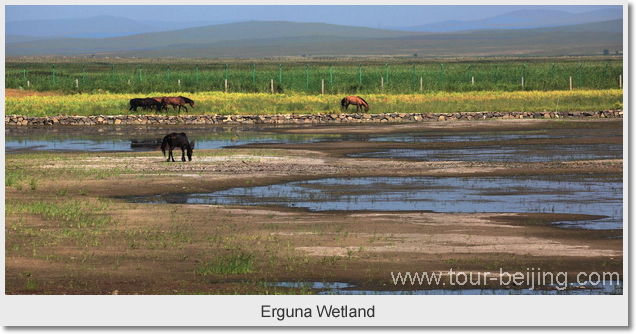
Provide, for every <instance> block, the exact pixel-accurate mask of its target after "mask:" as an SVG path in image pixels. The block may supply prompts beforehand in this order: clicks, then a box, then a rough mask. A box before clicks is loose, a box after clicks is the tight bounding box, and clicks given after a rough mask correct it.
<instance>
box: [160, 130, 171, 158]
mask: <svg viewBox="0 0 636 334" xmlns="http://www.w3.org/2000/svg"><path fill="white" fill-rule="evenodd" d="M169 136H170V135H167V136H165V137H163V141H162V142H161V152H162V153H163V156H164V157H165V156H166V148H168V137H169Z"/></svg>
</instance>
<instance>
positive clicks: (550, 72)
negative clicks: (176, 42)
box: [5, 57, 623, 95]
mask: <svg viewBox="0 0 636 334" xmlns="http://www.w3.org/2000/svg"><path fill="white" fill-rule="evenodd" d="M622 73H623V60H622V57H607V58H570V59H560V58H536V59H534V58H526V59H512V60H506V59H495V60H488V59H468V60H459V61H458V60H451V59H446V60H441V61H430V60H429V61H423V60H422V61H418V60H412V59H411V60H390V61H389V60H386V61H381V60H380V61H379V60H368V59H365V60H353V61H352V60H349V61H342V60H334V61H312V62H307V61H305V62H303V61H289V60H287V61H273V60H269V61H267V60H254V61H231V62H229V61H228V62H225V61H189V60H181V61H174V60H172V61H167V60H164V59H161V60H138V61H130V60H127V61H117V60H109V61H107V60H103V59H102V60H91V59H84V60H81V61H77V60H76V61H63V60H61V61H37V62H31V61H11V60H9V61H7V62H6V65H5V88H23V89H29V90H36V91H63V92H82V93H87V92H111V93H139V94H148V93H151V92H165V93H170V92H190V93H197V92H209V91H223V92H225V91H226V86H225V80H227V83H228V85H227V92H238V93H257V92H260V93H269V92H271V91H272V84H273V90H274V92H275V93H288V92H299V93H306V94H319V93H322V92H324V93H325V94H338V95H340V94H354V93H355V94H378V93H388V94H411V93H425V92H438V91H444V92H466V91H519V90H526V91H532V90H541V91H548V90H568V89H570V78H571V80H572V87H573V88H577V89H613V88H619V82H620V81H619V80H620V78H619V76H620V75H621V74H622Z"/></svg>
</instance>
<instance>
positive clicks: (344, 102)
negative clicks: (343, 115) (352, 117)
mask: <svg viewBox="0 0 636 334" xmlns="http://www.w3.org/2000/svg"><path fill="white" fill-rule="evenodd" d="M345 104H347V98H346V97H345V98H343V99H342V101H340V106H341V107H344V106H345Z"/></svg>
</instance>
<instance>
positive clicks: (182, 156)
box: [181, 146, 186, 162]
mask: <svg viewBox="0 0 636 334" xmlns="http://www.w3.org/2000/svg"><path fill="white" fill-rule="evenodd" d="M181 161H183V162H185V161H186V159H185V147H183V146H181Z"/></svg>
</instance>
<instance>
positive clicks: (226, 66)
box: [225, 64, 228, 92]
mask: <svg viewBox="0 0 636 334" xmlns="http://www.w3.org/2000/svg"><path fill="white" fill-rule="evenodd" d="M227 68H228V64H225V81H226V85H225V86H226V87H227ZM225 90H226V92H227V88H226V89H225Z"/></svg>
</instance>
